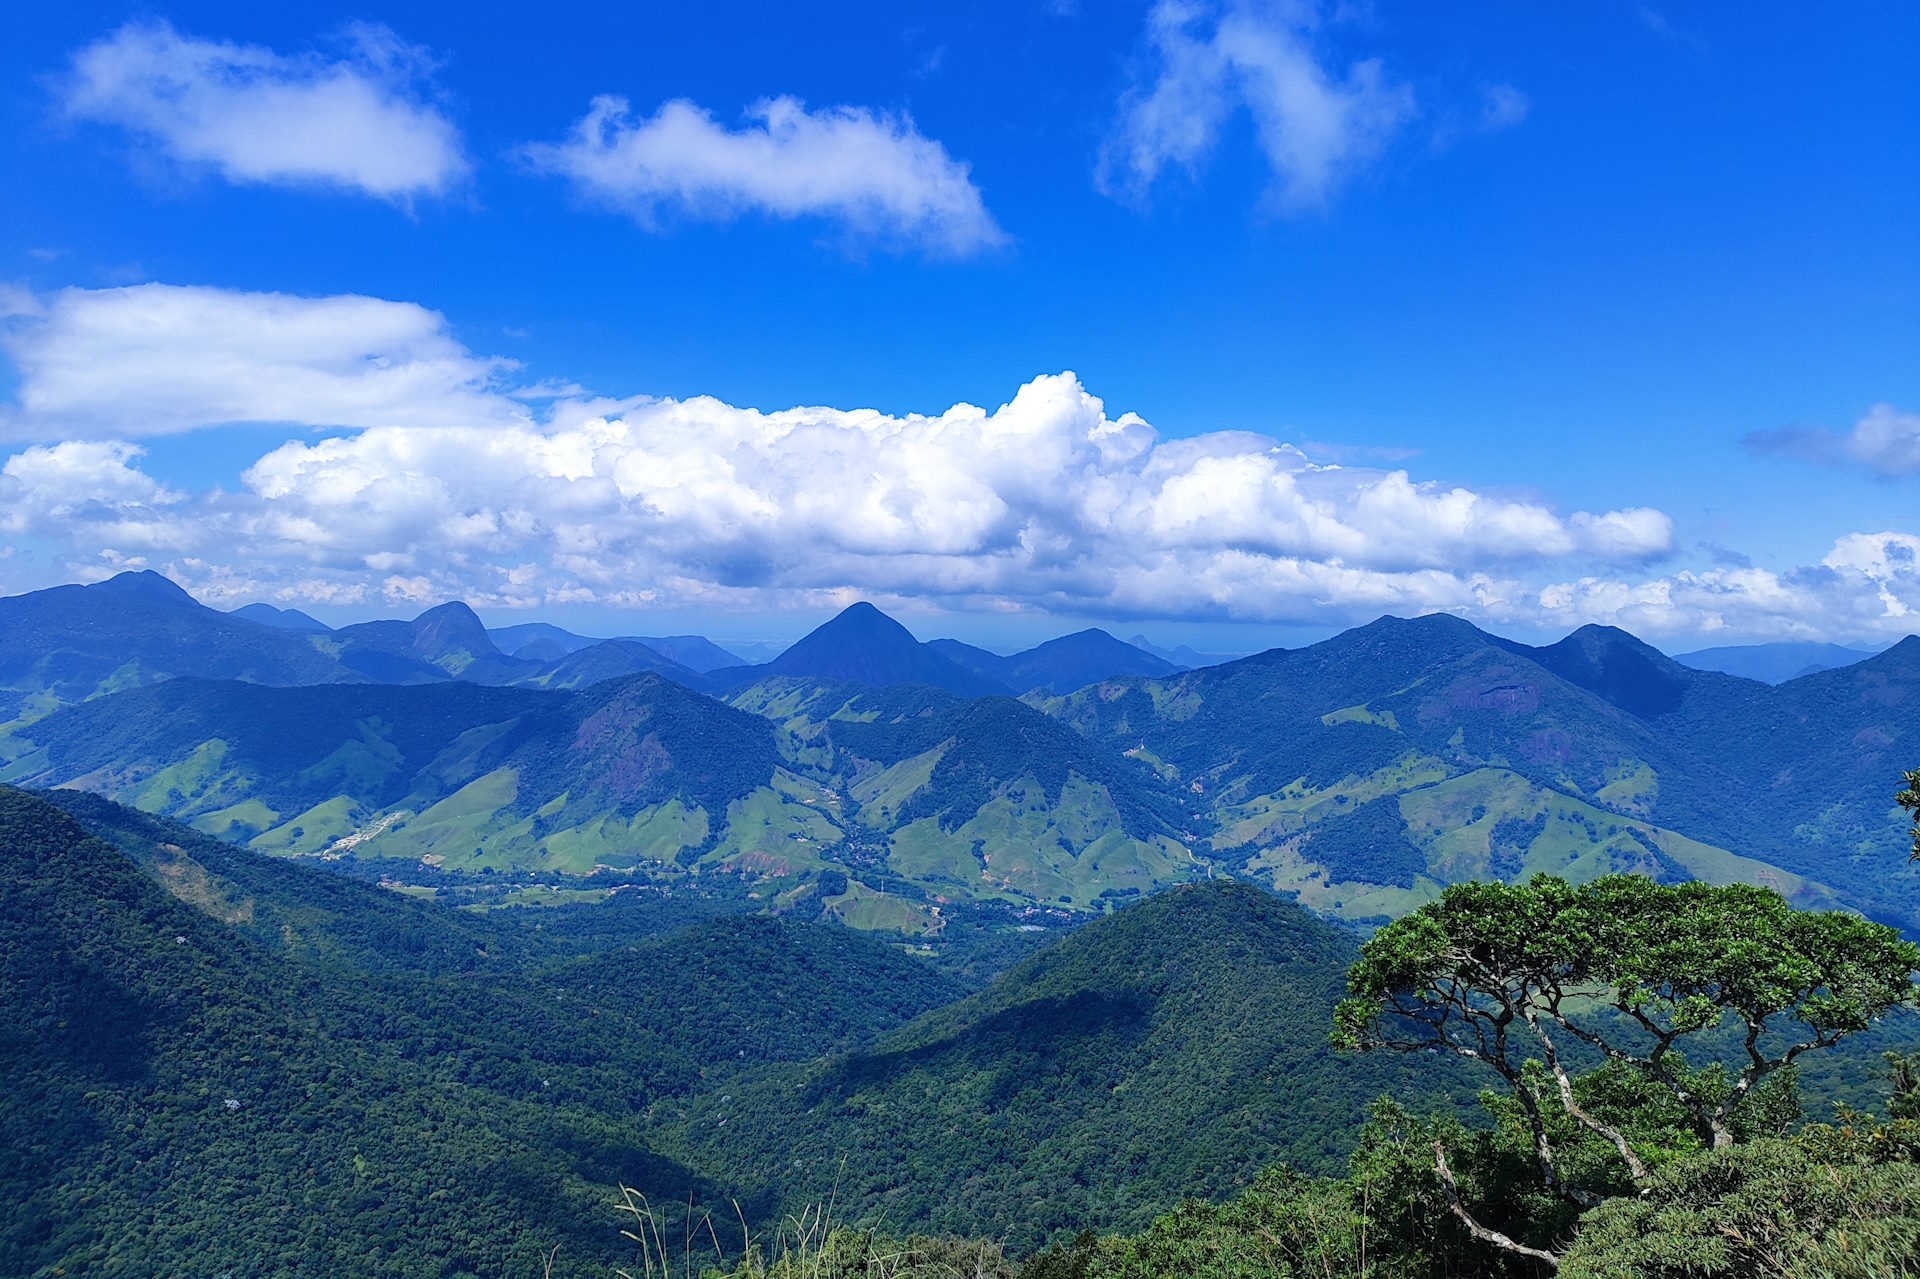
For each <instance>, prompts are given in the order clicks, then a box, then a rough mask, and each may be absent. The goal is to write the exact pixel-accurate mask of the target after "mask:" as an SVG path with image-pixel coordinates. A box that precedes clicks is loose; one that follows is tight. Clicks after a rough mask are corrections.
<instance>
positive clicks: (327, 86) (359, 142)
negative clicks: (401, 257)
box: [60, 22, 467, 200]
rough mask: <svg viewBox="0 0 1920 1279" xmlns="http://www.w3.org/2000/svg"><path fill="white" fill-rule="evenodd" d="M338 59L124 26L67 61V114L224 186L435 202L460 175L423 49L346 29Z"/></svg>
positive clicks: (371, 29) (457, 150)
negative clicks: (144, 144) (145, 144)
mask: <svg viewBox="0 0 1920 1279" xmlns="http://www.w3.org/2000/svg"><path fill="white" fill-rule="evenodd" d="M345 44H346V49H345V52H344V56H342V57H339V58H337V59H328V58H324V57H321V56H319V55H316V54H307V55H299V56H287V55H283V54H279V53H275V52H274V51H273V50H271V49H265V48H261V47H259V46H257V45H242V44H233V43H229V42H226V41H216V40H203V39H198V38H195V37H192V36H185V35H181V34H180V33H179V32H177V31H175V30H174V29H173V27H171V26H170V25H168V24H167V23H165V22H136V23H132V24H129V25H127V26H124V27H122V28H120V29H119V30H118V31H116V32H114V33H113V34H112V35H110V36H108V37H106V38H105V39H103V40H100V41H98V42H96V43H94V44H90V45H88V46H86V47H85V48H83V49H81V50H80V51H79V52H78V53H76V54H74V56H73V65H72V69H71V72H70V74H68V75H67V76H66V77H65V79H64V80H63V82H62V83H61V85H60V97H61V102H62V105H63V107H64V108H65V110H66V113H67V114H68V116H70V117H71V118H73V119H77V120H89V121H95V122H99V123H103V124H111V125H117V126H119V127H121V128H124V129H126V130H128V131H129V132H131V133H133V134H135V135H137V136H138V137H140V138H142V139H144V140H149V141H152V142H154V143H157V144H158V145H159V147H160V149H161V151H162V152H164V153H165V154H166V155H167V156H168V157H170V158H171V159H172V160H174V161H175V162H177V163H179V164H182V165H185V166H187V167H189V168H195V169H205V170H211V171H213V172H216V173H218V174H219V175H220V176H222V177H223V178H225V179H226V180H227V181H229V182H234V183H241V184H252V185H283V186H287V185H290V186H328V187H335V188H341V189H346V190H351V191H357V192H360V193H363V194H366V195H371V196H375V197H378V198H381V199H388V200H405V199H408V198H410V197H414V196H422V195H438V194H442V193H444V192H446V191H447V190H448V189H450V188H452V187H453V186H455V185H456V184H458V183H459V182H460V181H461V179H462V178H463V177H464V176H465V174H466V172H467V161H466V158H465V156H464V154H463V152H462V148H461V143H460V135H459V131H458V129H457V128H456V127H455V126H454V123H453V121H452V120H451V119H449V118H448V116H447V114H446V112H445V111H444V109H443V108H442V107H441V106H440V105H439V104H438V103H437V101H436V99H435V95H434V93H433V91H432V86H431V84H430V81H429V77H430V74H431V72H432V69H433V64H432V60H431V58H430V57H429V56H428V55H427V53H426V52H425V51H424V50H422V49H419V48H417V47H415V46H412V45H409V44H407V43H405V42H404V41H402V40H401V39H400V38H399V37H398V36H396V35H395V34H394V33H393V32H392V31H390V30H388V29H387V28H386V27H383V26H377V25H367V24H360V25H356V26H352V27H349V28H348V29H347V32H346V38H345Z"/></svg>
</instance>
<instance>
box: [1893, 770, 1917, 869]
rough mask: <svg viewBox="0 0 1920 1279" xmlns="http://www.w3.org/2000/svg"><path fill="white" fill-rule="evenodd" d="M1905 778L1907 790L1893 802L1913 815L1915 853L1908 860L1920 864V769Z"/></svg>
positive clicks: (1907, 774)
mask: <svg viewBox="0 0 1920 1279" xmlns="http://www.w3.org/2000/svg"><path fill="white" fill-rule="evenodd" d="M1905 777H1906V783H1907V785H1906V789H1905V790H1902V791H1901V792H1900V793H1899V794H1897V795H1895V796H1894V797H1893V802H1894V803H1896V804H1898V805H1900V807H1902V808H1904V809H1906V810H1907V811H1908V812H1909V813H1911V814H1913V853H1912V855H1911V856H1910V857H1909V858H1908V860H1910V861H1916V862H1920V768H1916V769H1911V770H1909V771H1908V772H1907V773H1906V774H1905Z"/></svg>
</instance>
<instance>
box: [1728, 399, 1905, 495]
mask: <svg viewBox="0 0 1920 1279" xmlns="http://www.w3.org/2000/svg"><path fill="white" fill-rule="evenodd" d="M1745 443H1746V445H1747V447H1748V448H1749V449H1751V450H1752V451H1753V452H1756V453H1780V454H1786V455H1788V456H1790V457H1799V458H1804V459H1806V460H1807V461H1811V462H1820V463H1824V464H1826V465H1830V466H1859V467H1864V468H1865V469H1867V470H1869V471H1871V472H1873V473H1874V474H1875V475H1878V476H1881V477H1883V478H1886V479H1902V478H1905V477H1908V476H1913V475H1920V413H1910V412H1906V411H1903V410H1901V409H1897V408H1895V407H1894V406H1893V405H1891V404H1876V405H1874V406H1873V407H1872V408H1871V409H1868V410H1867V413H1866V416H1864V417H1862V418H1861V419H1860V420H1859V421H1857V422H1855V423H1854V424H1853V426H1852V428H1851V429H1849V430H1846V431H1833V430H1826V429H1822V428H1817V427H1816V428H1799V427H1788V428H1785V429H1782V430H1777V431H1754V432H1752V433H1751V434H1749V435H1748V436H1747V437H1746V440H1745Z"/></svg>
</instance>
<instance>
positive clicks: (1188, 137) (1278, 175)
mask: <svg viewBox="0 0 1920 1279" xmlns="http://www.w3.org/2000/svg"><path fill="white" fill-rule="evenodd" d="M1317 26H1318V17H1317V10H1316V7H1315V6H1314V5H1312V4H1310V3H1307V2H1306V0H1292V2H1290V3H1278V4H1260V3H1255V2H1254V0H1228V3H1225V4H1223V5H1221V4H1212V3H1206V2H1205V0H1159V3H1157V4H1155V5H1154V7H1153V10H1152V12H1151V13H1150V15H1149V16H1148V19H1147V41H1148V45H1149V47H1150V49H1151V53H1152V60H1153V67H1154V69H1153V73H1152V75H1151V77H1150V82H1148V83H1143V84H1137V85H1136V86H1135V87H1134V89H1133V90H1132V91H1131V92H1130V93H1129V94H1128V95H1127V96H1126V98H1125V99H1124V101H1123V102H1122V106H1121V118H1120V123H1119V128H1118V131H1117V133H1116V135H1115V136H1114V137H1113V138H1112V139H1110V140H1109V143H1108V145H1107V147H1106V149H1105V152H1104V153H1103V155H1102V157H1101V164H1100V171H1099V178H1100V182H1101V185H1102V186H1103V187H1104V188H1105V189H1107V190H1108V191H1109V192H1114V193H1126V194H1131V195H1134V196H1136V197H1137V196H1141V195H1144V194H1145V192H1146V191H1147V190H1148V189H1149V188H1151V187H1152V186H1153V184H1154V183H1155V182H1156V181H1157V180H1158V179H1159V178H1160V177H1161V175H1162V174H1163V173H1164V172H1165V171H1166V170H1167V169H1168V168H1170V167H1171V168H1179V169H1183V170H1186V171H1187V172H1188V173H1193V172H1196V171H1197V170H1198V168H1199V166H1200V164H1201V162H1202V161H1204V160H1205V159H1206V158H1207V157H1208V155H1209V154H1210V153H1211V152H1212V151H1213V149H1214V147H1215V146H1216V145H1217V143H1218V142H1219V138H1220V133H1221V130H1222V128H1223V126H1224V125H1225V123H1226V122H1227V120H1228V119H1229V118H1231V116H1232V115H1233V114H1234V113H1235V112H1236V111H1237V110H1239V109H1240V108H1241V107H1245V108H1246V110H1247V111H1248V112H1250V113H1251V115H1252V116H1253V122H1254V127H1255V129H1256V131H1257V133H1258V136H1259V142H1260V148H1261V150H1262V151H1263V152H1264V153H1265V155H1266V158H1267V162H1268V165H1269V166H1270V167H1271V169H1272V171H1273V179H1274V190H1273V198H1274V200H1275V201H1276V202H1277V203H1278V204H1279V205H1280V206H1281V207H1283V208H1289V209H1314V208H1320V207H1323V206H1325V205H1326V204H1327V203H1328V202H1329V201H1330V200H1331V199H1332V197H1333V196H1334V195H1335V194H1336V193H1337V192H1338V190H1339V189H1340V187H1341V186H1342V185H1344V184H1345V183H1346V182H1347V181H1348V180H1349V179H1350V178H1351V177H1352V176H1353V175H1354V174H1355V173H1356V172H1358V171H1359V170H1361V169H1362V168H1364V167H1365V166H1366V165H1367V164H1369V163H1370V162H1372V161H1373V160H1374V159H1375V158H1376V157H1377V156H1378V155H1379V154H1380V152H1381V151H1382V150H1383V149H1384V148H1385V147H1386V145H1387V143H1388V142H1389V141H1391V139H1392V138H1393V136H1394V134H1395V133H1396V132H1397V131H1398V130H1399V129H1400V127H1401V126H1402V125H1403V124H1405V123H1406V121H1407V120H1409V119H1411V118H1412V117H1413V115H1414V114H1415V104H1414V96H1413V91H1412V90H1411V89H1410V88H1408V87H1407V86H1406V85H1403V84H1399V83H1396V82H1395V81H1393V80H1392V79H1390V78H1389V77H1388V76H1387V74H1386V71H1385V70H1384V68H1383V67H1382V66H1381V64H1380V62H1379V61H1377V60H1375V59H1363V60H1361V61H1358V62H1355V63H1353V64H1352V65H1351V66H1349V67H1348V68H1346V70H1345V72H1344V73H1342V72H1340V71H1338V70H1337V69H1333V68H1330V67H1328V66H1327V65H1325V62H1324V60H1323V58H1322V55H1321V53H1320V52H1319V51H1318V50H1316V49H1315V48H1314V45H1313V34H1314V30H1315V28H1316V27H1317Z"/></svg>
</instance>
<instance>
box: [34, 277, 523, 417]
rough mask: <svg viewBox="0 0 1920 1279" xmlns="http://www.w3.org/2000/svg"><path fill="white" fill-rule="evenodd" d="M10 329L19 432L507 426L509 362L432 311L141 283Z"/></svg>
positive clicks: (52, 305)
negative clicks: (477, 350) (473, 343)
mask: <svg viewBox="0 0 1920 1279" xmlns="http://www.w3.org/2000/svg"><path fill="white" fill-rule="evenodd" d="M18 309H19V310H20V312H21V314H19V315H18V316H16V318H15V320H14V322H13V323H11V324H10V325H8V326H7V327H5V328H4V329H0V349H4V350H5V352H6V354H7V356H8V357H9V358H10V359H11V360H12V361H13V363H14V365H15V366H16V368H17V369H18V370H19V374H20V387H19V393H18V397H19V398H18V402H17V403H16V404H15V405H14V406H12V407H10V408H0V433H4V434H8V435H12V436H14V437H15V438H21V437H25V438H32V439H41V440H45V439H52V438H58V437H60V436H63V435H64V436H91V437H96V438H99V437H105V438H115V439H131V438H137V437H141V436H150V435H166V434H171V433H174V432H179V431H188V430H193V429H195V428H197V427H202V426H213V425H219V424H222V423H230V422H280V423H291V424H298V425H303V426H315V427H326V426H341V427H367V426H387V425H395V424H403V425H411V426H451V425H455V424H463V425H487V424H507V423H512V422H517V421H524V420H526V417H527V414H526V411H525V410H524V409H523V408H521V407H520V406H519V405H517V404H516V403H514V402H513V401H512V400H510V399H508V398H506V397H503V396H502V395H500V394H499V393H498V388H499V385H500V380H501V378H502V377H504V376H505V374H506V373H507V372H508V371H510V369H511V367H512V366H511V364H510V363H509V362H507V361H502V360H496V359H482V358H479V357H476V356H474V355H473V354H472V353H470V352H469V351H468V350H467V349H466V348H465V347H464V346H462V345H461V344H460V343H459V342H457V341H456V340H454V338H453V337H452V336H451V335H450V334H449V333H448V331H447V324H446V321H445V319H444V318H443V317H441V316H440V315H439V314H437V313H436V312H433V311H429V310H427V309H426V308H425V307H420V306H415V305H413V304H411V303H406V302H388V301H382V300H381V299H378V298H367V297H354V296H341V297H328V298H301V297H290V296H287V295H284V294H278V293H239V292H231V291H228V290H223V289H207V288H183V287H179V286H174V285H163V284H142V285H136V286H133V287H130V288H123V289H66V290H62V291H61V292H58V293H54V294H52V295H50V296H49V297H47V298H45V299H40V300H36V301H35V302H34V305H33V306H32V308H31V309H26V308H18Z"/></svg>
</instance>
